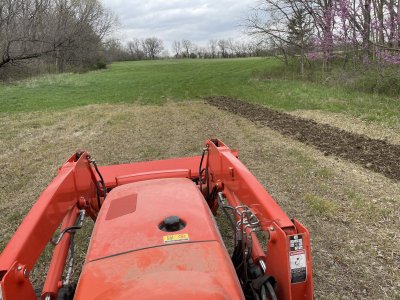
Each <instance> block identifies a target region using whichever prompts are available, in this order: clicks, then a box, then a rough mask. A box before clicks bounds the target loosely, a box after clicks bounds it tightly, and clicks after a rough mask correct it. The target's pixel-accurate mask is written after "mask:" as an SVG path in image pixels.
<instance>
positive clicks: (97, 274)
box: [75, 178, 244, 299]
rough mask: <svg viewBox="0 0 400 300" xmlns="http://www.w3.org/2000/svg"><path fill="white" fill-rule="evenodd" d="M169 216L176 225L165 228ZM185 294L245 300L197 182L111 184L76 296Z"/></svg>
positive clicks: (171, 296)
mask: <svg viewBox="0 0 400 300" xmlns="http://www.w3.org/2000/svg"><path fill="white" fill-rule="evenodd" d="M171 216H177V217H178V218H179V220H180V223H181V226H180V227H179V229H178V230H176V228H174V231H172V232H171V231H164V230H166V229H165V228H163V224H165V223H164V220H165V219H166V218H168V217H171ZM181 227H183V228H181ZM160 228H162V229H164V230H162V229H160ZM189 297H190V298H191V299H243V298H244V297H243V293H242V289H241V287H240V284H239V282H238V279H237V276H236V273H235V270H234V268H233V265H232V262H231V260H230V257H229V255H228V253H227V251H226V249H225V247H224V244H223V242H222V239H221V237H220V234H219V231H218V229H217V227H216V225H215V221H214V219H213V216H212V214H211V212H210V210H209V208H208V205H207V203H206V201H205V199H204V197H203V195H202V194H201V193H200V192H199V190H198V188H197V187H196V185H195V184H194V183H193V182H192V181H191V180H190V179H184V178H175V179H155V180H147V181H141V182H136V183H131V184H126V185H122V186H120V187H116V188H115V189H113V190H112V191H111V192H110V193H109V195H108V197H107V200H106V201H105V202H104V204H103V206H102V208H101V210H100V213H99V215H98V218H97V221H96V223H95V227H94V230H93V234H92V238H91V241H90V245H89V249H88V253H87V257H86V261H85V264H84V266H83V269H82V273H81V276H80V280H79V283H78V287H77V290H76V294H75V299H190V298H189Z"/></svg>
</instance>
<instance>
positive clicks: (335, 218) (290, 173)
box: [0, 101, 400, 299]
mask: <svg viewBox="0 0 400 300" xmlns="http://www.w3.org/2000/svg"><path fill="white" fill-rule="evenodd" d="M0 136H1V137H2V138H1V139H0V166H1V167H2V172H1V173H0V252H1V251H2V249H3V247H4V246H5V245H6V243H7V242H8V241H9V239H10V238H11V236H12V235H13V233H14V232H15V230H16V228H17V227H18V225H19V224H20V222H21V221H22V220H23V218H24V216H25V215H26V213H27V212H28V211H29V210H30V209H31V207H32V205H33V204H34V203H35V201H36V199H37V198H38V196H39V195H40V194H41V192H42V191H43V190H44V188H45V187H46V186H47V185H48V184H49V182H50V181H51V180H52V178H54V176H55V175H56V174H57V169H58V167H59V166H60V165H61V164H62V162H64V161H65V159H66V158H67V157H69V155H70V154H72V153H73V152H74V151H75V150H76V149H86V150H88V151H90V153H91V154H92V155H93V157H94V158H95V159H96V161H97V162H98V163H99V164H101V165H111V164H120V163H128V162H133V161H147V160H154V159H165V158H171V157H184V156H191V155H198V154H200V153H201V149H202V146H203V141H204V140H206V139H207V138H209V137H219V138H221V139H222V140H223V141H224V142H225V143H226V144H227V145H229V146H230V147H231V148H232V149H238V150H239V157H240V159H241V160H242V161H243V162H244V164H245V165H246V166H247V167H248V168H249V169H250V171H251V172H252V173H253V174H254V175H255V176H256V178H257V179H258V180H259V181H260V182H261V184H262V185H263V186H264V187H265V188H266V189H267V190H268V191H269V192H270V193H271V194H272V196H273V197H274V199H275V200H276V201H277V202H278V204H279V205H280V206H281V207H282V209H283V210H284V211H285V212H286V213H287V214H288V216H289V217H291V218H292V217H293V218H297V219H298V220H299V221H300V222H302V223H303V224H304V225H305V226H306V227H307V228H308V229H309V230H310V232H311V238H312V259H313V272H314V273H313V274H314V275H313V278H314V286H315V297H316V299H399V297H400V269H399V268H400V265H399V264H398V261H399V257H400V248H399V247H397V246H396V245H397V243H398V240H399V233H398V232H399V230H398V229H399V227H400V211H399V209H398V207H399V206H400V184H399V183H398V182H394V181H392V180H390V179H388V178H385V177H384V176H382V175H380V174H376V173H373V172H371V171H370V170H368V169H364V168H362V167H360V166H357V165H354V164H351V163H349V162H346V161H342V160H337V159H335V157H330V156H325V155H324V154H323V153H321V152H319V151H317V150H315V149H313V148H312V147H311V146H309V145H305V144H302V143H300V142H298V141H295V140H293V139H291V138H290V137H286V136H282V135H281V134H279V133H278V132H276V131H273V130H271V129H269V128H267V127H264V126H261V125H259V124H254V123H252V122H250V121H248V120H247V119H244V118H241V117H239V116H235V115H234V114H231V113H228V112H225V111H222V110H218V109H217V108H215V107H212V106H209V105H207V104H205V103H204V102H203V101H185V102H173V101H169V102H166V103H165V104H163V105H139V104H119V105H108V104H98V105H90V106H84V107H78V108H71V109H65V110H60V111H55V112H45V111H43V112H27V113H19V114H9V115H0ZM219 215H220V219H219V220H221V219H224V217H223V214H222V212H219ZM91 224H92V222H91V220H90V218H88V219H87V222H86V223H85V226H84V228H83V230H81V231H80V232H79V233H78V234H79V236H78V237H77V239H78V241H77V249H76V267H75V271H74V281H76V280H77V278H78V276H79V265H80V264H81V263H82V262H83V261H84V259H85V253H86V246H87V244H88V241H89V238H90V235H91V229H92V227H91ZM220 224H221V223H220ZM226 229H227V226H225V227H223V226H221V227H220V230H221V234H222V235H223V236H224V237H227V238H228V242H229V241H232V236H231V234H230V231H228V230H226ZM227 246H228V247H229V243H227ZM53 249H54V247H53V246H52V245H51V244H50V243H49V245H48V247H47V250H46V251H45V253H44V254H43V256H42V257H41V259H40V260H39V262H38V263H37V264H36V266H35V268H34V269H33V272H32V275H31V278H32V281H33V282H34V285H35V287H40V286H41V284H42V283H43V280H44V274H45V273H46V270H47V265H48V264H46V262H48V261H49V260H50V257H51V253H52V250H53Z"/></svg>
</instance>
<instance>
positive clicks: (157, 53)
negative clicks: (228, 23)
mask: <svg viewBox="0 0 400 300" xmlns="http://www.w3.org/2000/svg"><path fill="white" fill-rule="evenodd" d="M164 45H165V43H164V42H163V40H161V39H159V38H156V37H149V38H143V39H138V38H134V39H132V40H130V41H128V42H127V43H126V45H123V44H122V43H121V42H120V41H118V40H115V39H111V40H109V41H108V42H107V43H106V47H105V49H106V57H107V60H108V61H114V60H121V61H122V60H145V59H159V58H192V59H194V58H203V59H204V58H234V57H251V56H265V55H267V54H268V53H269V52H268V49H267V48H266V47H265V44H264V43H262V42H243V41H239V40H235V39H233V38H228V39H219V40H217V39H212V40H209V41H208V43H207V45H205V46H199V45H196V43H194V42H192V41H190V40H188V39H183V40H181V41H178V40H174V41H173V42H172V45H171V49H169V50H170V51H169V50H168V49H167V48H166V47H165V46H164Z"/></svg>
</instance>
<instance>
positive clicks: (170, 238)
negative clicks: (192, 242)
mask: <svg viewBox="0 0 400 300" xmlns="http://www.w3.org/2000/svg"><path fill="white" fill-rule="evenodd" d="M163 240H164V243H173V242H180V241H188V240H189V234H187V233H180V234H170V235H164V236H163Z"/></svg>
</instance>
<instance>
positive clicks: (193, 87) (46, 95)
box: [0, 58, 400, 128]
mask: <svg viewBox="0 0 400 300" xmlns="http://www.w3.org/2000/svg"><path fill="white" fill-rule="evenodd" d="M278 64H280V62H279V61H277V60H275V59H273V58H247V59H214V60H157V61H139V62H119V63H114V64H112V65H110V66H109V67H108V69H107V70H103V71H94V72H88V73H84V74H70V73H69V74H59V75H46V76H40V77H36V78H31V79H28V80H24V81H20V82H16V83H14V84H3V85H0V112H3V113H10V112H31V111H43V110H60V109H65V108H72V107H76V106H82V105H88V104H101V103H110V104H114V103H134V102H139V103H142V104H162V103H164V102H165V101H167V100H174V101H182V100H192V99H200V98H202V97H206V96H212V95H224V96H229V97H235V98H240V99H243V100H248V101H254V102H257V103H261V104H263V105H267V106H269V107H272V108H276V109H282V110H286V111H293V110H298V109H305V110H322V111H329V112H335V113H346V114H349V115H352V116H356V117H359V118H361V119H363V120H368V121H375V122H379V123H382V124H385V125H389V126H392V127H394V128H400V120H399V115H400V99H398V98H391V97H384V96H380V95H373V94H366V93H359V92H351V91H349V90H345V89H342V88H332V87H325V86H322V85H319V84H315V83H311V82H303V81H299V80H288V79H274V78H270V79H264V80H261V79H259V78H258V77H257V75H256V74H259V73H260V72H262V71H263V70H265V69H268V68H271V69H272V68H274V67H276V66H277V65H278Z"/></svg>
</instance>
